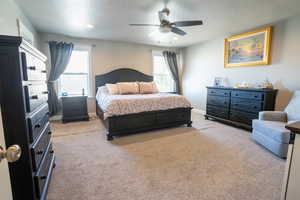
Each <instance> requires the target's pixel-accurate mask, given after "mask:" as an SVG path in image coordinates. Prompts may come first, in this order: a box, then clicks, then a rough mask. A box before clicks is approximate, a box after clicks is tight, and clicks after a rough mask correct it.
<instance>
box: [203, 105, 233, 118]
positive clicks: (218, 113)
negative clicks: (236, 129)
mask: <svg viewBox="0 0 300 200" xmlns="http://www.w3.org/2000/svg"><path fill="white" fill-rule="evenodd" d="M228 113H229V110H228V109H226V108H223V107H218V106H212V105H207V106H206V114H207V115H210V116H214V117H219V118H222V119H228Z"/></svg>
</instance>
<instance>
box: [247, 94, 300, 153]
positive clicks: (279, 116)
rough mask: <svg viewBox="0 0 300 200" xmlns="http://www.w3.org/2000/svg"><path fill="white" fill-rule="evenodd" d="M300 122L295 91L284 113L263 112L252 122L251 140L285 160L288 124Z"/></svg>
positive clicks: (299, 107) (297, 96) (297, 98)
mask: <svg viewBox="0 0 300 200" xmlns="http://www.w3.org/2000/svg"><path fill="white" fill-rule="evenodd" d="M295 121H300V91H296V92H295V93H294V95H293V97H292V99H291V101H290V102H289V104H288V105H287V107H286V108H285V110H284V111H282V112H281V111H263V112H260V113H259V119H255V120H253V121H252V127H253V131H252V135H251V138H252V139H253V140H255V141H256V142H257V143H259V144H260V145H262V146H264V147H265V148H267V149H268V150H270V151H271V152H273V153H274V154H275V155H277V156H279V157H281V158H286V156H287V152H288V146H289V142H290V137H291V132H290V131H289V130H287V129H286V128H285V126H286V125H287V124H288V123H291V122H295Z"/></svg>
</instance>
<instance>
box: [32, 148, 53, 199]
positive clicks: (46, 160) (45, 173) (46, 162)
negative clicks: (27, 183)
mask: <svg viewBox="0 0 300 200" xmlns="http://www.w3.org/2000/svg"><path fill="white" fill-rule="evenodd" d="M53 164H54V151H53V149H52V144H51V143H49V145H48V147H47V149H46V152H45V156H44V157H43V160H42V163H41V165H40V168H39V169H38V171H37V173H36V175H35V184H36V193H37V197H38V198H40V197H41V195H42V193H43V191H44V187H45V186H46V183H47V180H48V179H49V178H50V176H51V172H52V169H53Z"/></svg>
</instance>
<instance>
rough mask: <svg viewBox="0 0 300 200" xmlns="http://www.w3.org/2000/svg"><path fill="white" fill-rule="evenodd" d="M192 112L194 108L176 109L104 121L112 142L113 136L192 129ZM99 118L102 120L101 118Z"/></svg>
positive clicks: (111, 118) (108, 137) (114, 117)
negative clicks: (168, 129)
mask: <svg viewBox="0 0 300 200" xmlns="http://www.w3.org/2000/svg"><path fill="white" fill-rule="evenodd" d="M191 110H192V108H175V109H169V110H159V111H150V112H143V113H137V114H129V115H121V116H113V117H108V118H107V119H105V120H104V124H105V126H106V128H107V140H112V139H113V136H118V135H123V134H130V133H136V132H142V131H149V130H154V129H161V128H168V127H175V126H180V125H184V124H186V125H187V126H188V127H191V126H192V121H191ZM99 117H100V118H101V116H99Z"/></svg>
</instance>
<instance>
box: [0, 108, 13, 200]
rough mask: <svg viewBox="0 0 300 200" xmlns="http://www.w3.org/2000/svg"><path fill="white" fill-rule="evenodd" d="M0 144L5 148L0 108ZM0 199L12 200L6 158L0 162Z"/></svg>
mask: <svg viewBox="0 0 300 200" xmlns="http://www.w3.org/2000/svg"><path fill="white" fill-rule="evenodd" d="M0 146H2V148H3V149H6V146H5V141H4V133H3V127H2V116H1V110H0ZM0 199H1V200H12V199H13V198H12V193H11V185H10V178H9V171H8V164H7V161H6V159H3V160H2V161H1V162H0Z"/></svg>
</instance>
